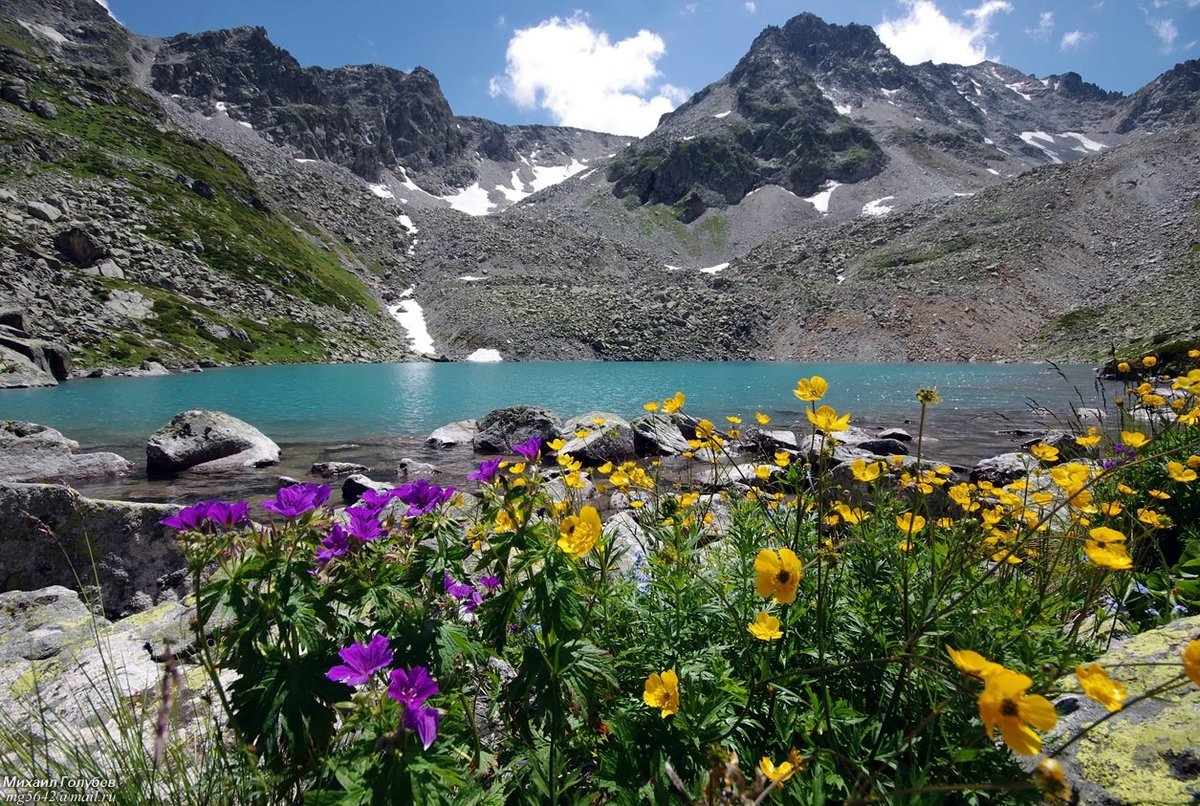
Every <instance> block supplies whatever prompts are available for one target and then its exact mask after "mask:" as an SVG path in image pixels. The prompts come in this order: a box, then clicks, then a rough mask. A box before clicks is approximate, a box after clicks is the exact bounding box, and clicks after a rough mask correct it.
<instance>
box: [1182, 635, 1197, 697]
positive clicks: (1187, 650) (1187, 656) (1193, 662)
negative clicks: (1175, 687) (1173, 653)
mask: <svg viewBox="0 0 1200 806" xmlns="http://www.w3.org/2000/svg"><path fill="white" fill-rule="evenodd" d="M1183 671H1184V673H1185V674H1186V675H1187V676H1188V678H1189V679H1190V680H1191V681H1192V682H1193V683H1195V684H1196V685H1197V686H1200V638H1193V639H1192V640H1191V641H1188V642H1187V644H1186V645H1185V646H1184V647H1183Z"/></svg>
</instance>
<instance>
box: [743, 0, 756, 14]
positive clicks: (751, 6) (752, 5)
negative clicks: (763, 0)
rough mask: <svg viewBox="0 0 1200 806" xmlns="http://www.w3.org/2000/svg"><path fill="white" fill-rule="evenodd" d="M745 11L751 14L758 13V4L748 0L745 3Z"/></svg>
mask: <svg viewBox="0 0 1200 806" xmlns="http://www.w3.org/2000/svg"><path fill="white" fill-rule="evenodd" d="M746 11H748V12H750V13H751V14H753V13H754V12H756V11H758V4H757V3H755V2H754V0H748V1H747V3H746Z"/></svg>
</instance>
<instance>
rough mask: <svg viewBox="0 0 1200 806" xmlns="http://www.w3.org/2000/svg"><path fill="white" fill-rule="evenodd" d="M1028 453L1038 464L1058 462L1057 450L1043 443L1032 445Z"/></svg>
mask: <svg viewBox="0 0 1200 806" xmlns="http://www.w3.org/2000/svg"><path fill="white" fill-rule="evenodd" d="M1029 452H1030V453H1032V454H1033V455H1034V458H1036V459H1037V460H1038V461H1040V462H1046V463H1047V464H1049V463H1050V462H1057V461H1058V448H1056V447H1054V446H1053V445H1047V444H1046V443H1044V442H1039V443H1038V444H1036V445H1034V446H1033V447H1032V448H1030V449H1029Z"/></svg>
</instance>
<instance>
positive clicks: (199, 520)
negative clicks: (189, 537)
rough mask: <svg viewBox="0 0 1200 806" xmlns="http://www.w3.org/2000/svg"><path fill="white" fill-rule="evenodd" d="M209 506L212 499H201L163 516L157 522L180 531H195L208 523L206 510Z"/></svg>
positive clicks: (210, 506)
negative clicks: (165, 516) (167, 515)
mask: <svg viewBox="0 0 1200 806" xmlns="http://www.w3.org/2000/svg"><path fill="white" fill-rule="evenodd" d="M211 508H212V501H201V502H200V503H198V504H192V505H191V506H188V507H184V508H183V509H181V510H179V512H177V513H175V514H174V515H172V516H171V517H169V518H163V519H162V520H161V521H159V523H161V524H162V525H163V526H169V527H171V528H172V529H178V530H179V531H181V532H197V531H199V530H200V529H202V528H203V527H204V525H205V524H206V523H208V511H209V509H211Z"/></svg>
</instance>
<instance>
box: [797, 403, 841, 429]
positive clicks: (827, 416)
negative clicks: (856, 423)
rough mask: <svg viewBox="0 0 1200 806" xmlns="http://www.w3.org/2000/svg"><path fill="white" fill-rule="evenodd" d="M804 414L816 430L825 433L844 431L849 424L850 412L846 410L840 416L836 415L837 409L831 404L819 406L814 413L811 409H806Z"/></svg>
mask: <svg viewBox="0 0 1200 806" xmlns="http://www.w3.org/2000/svg"><path fill="white" fill-rule="evenodd" d="M804 414H805V415H806V416H807V417H808V421H809V422H810V423H812V424H813V425H814V426H815V427H816V428H817V429H818V430H820V431H824V432H825V433H826V434H832V433H834V432H836V431H845V430H846V429H847V428H848V427H849V426H850V414H849V412H847V413H846V414H843V415H842V416H841V417H839V416H838V413H837V410H836V409H834V408H833V407H832V406H821V408H819V409H817V411H816V413H815V414H814V413H813V412H812V410H810V409H806V410H805V412H804Z"/></svg>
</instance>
